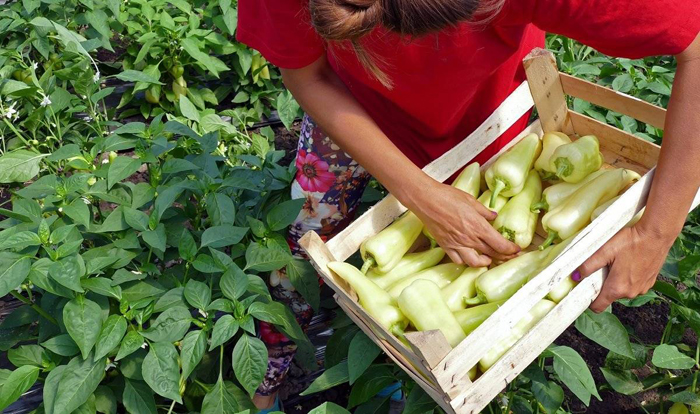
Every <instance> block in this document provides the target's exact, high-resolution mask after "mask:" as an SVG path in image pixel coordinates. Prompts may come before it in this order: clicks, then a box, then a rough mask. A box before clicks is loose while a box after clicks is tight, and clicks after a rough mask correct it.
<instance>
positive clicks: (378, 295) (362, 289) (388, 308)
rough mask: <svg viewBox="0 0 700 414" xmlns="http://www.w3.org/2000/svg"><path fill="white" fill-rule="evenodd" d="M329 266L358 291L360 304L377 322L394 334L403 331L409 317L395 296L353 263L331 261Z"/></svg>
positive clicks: (399, 333)
mask: <svg viewBox="0 0 700 414" xmlns="http://www.w3.org/2000/svg"><path fill="white" fill-rule="evenodd" d="M328 268H329V269H331V270H332V271H334V272H335V273H336V274H337V275H338V276H340V277H341V278H342V279H343V280H345V281H346V282H348V284H349V285H350V286H351V287H352V289H353V290H354V291H355V293H357V296H358V298H359V302H360V305H361V306H362V307H363V308H364V309H365V310H366V311H367V313H369V314H370V315H372V317H373V318H375V319H376V320H377V322H379V323H380V324H381V325H382V326H383V327H384V328H386V329H387V330H388V331H389V332H391V333H393V334H394V335H397V336H399V335H401V334H402V333H403V331H404V329H406V326H407V325H408V319H406V317H405V316H404V315H403V313H401V311H400V310H399V308H398V306H397V304H396V300H395V299H394V298H392V297H391V296H389V294H388V293H386V292H385V291H384V290H383V289H382V288H380V287H379V286H377V285H376V284H375V283H374V282H372V281H371V280H370V279H369V278H368V277H367V276H365V275H364V274H363V273H362V272H360V271H359V270H358V269H357V268H356V267H355V266H353V265H351V264H348V263H343V262H330V263H328Z"/></svg>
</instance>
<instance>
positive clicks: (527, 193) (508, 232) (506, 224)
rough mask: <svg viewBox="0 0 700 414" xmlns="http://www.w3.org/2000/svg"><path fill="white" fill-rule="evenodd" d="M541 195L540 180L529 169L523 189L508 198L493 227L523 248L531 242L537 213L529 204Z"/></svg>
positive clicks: (533, 171)
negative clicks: (531, 209)
mask: <svg viewBox="0 0 700 414" xmlns="http://www.w3.org/2000/svg"><path fill="white" fill-rule="evenodd" d="M540 197H542V181H541V180H540V177H539V175H538V174H537V173H536V172H535V170H532V171H530V173H529V174H528V176H527V180H526V181H525V186H524V187H523V190H522V191H521V192H519V193H518V194H516V195H515V196H514V197H513V198H511V199H510V200H508V203H506V205H505V207H503V208H502V209H501V211H500V212H499V213H498V217H496V220H494V221H493V228H495V229H496V230H498V232H499V233H501V234H502V235H503V237H505V238H506V239H508V240H510V241H512V242H514V243H515V244H517V245H518V246H520V248H522V249H525V248H526V247H528V246H529V245H530V243H532V238H533V237H534V236H535V229H536V228H537V218H538V214H537V213H533V212H532V211H530V206H531V205H532V203H534V202H535V201H536V200H539V199H540Z"/></svg>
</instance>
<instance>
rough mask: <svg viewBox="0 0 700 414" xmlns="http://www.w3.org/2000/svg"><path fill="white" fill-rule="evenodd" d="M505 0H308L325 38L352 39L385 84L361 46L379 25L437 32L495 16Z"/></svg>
mask: <svg viewBox="0 0 700 414" xmlns="http://www.w3.org/2000/svg"><path fill="white" fill-rule="evenodd" d="M504 2H505V0H309V9H310V11H311V22H312V24H313V26H314V28H315V29H316V31H317V32H318V34H319V35H320V36H321V37H323V38H324V39H326V40H328V41H332V42H339V41H350V42H351V43H352V45H353V47H354V48H355V50H356V52H357V55H358V58H359V59H360V61H361V62H362V63H363V64H364V65H365V67H366V68H367V69H368V70H370V71H371V72H372V73H373V74H374V75H375V76H376V77H377V78H378V79H379V80H380V81H381V82H382V83H384V84H385V85H389V84H390V81H389V80H388V79H387V78H386V76H385V75H384V73H383V72H382V71H381V70H380V69H379V68H378V67H377V66H376V64H375V62H374V61H373V60H372V59H371V57H369V56H368V55H367V53H366V52H365V51H364V50H363V49H362V47H361V46H360V43H359V41H360V39H361V38H362V37H363V36H365V35H366V34H368V33H369V32H371V31H372V29H374V28H375V27H377V26H380V25H381V26H383V27H385V28H387V29H389V30H391V31H394V32H396V33H399V34H401V35H404V36H409V37H415V36H422V35H425V34H429V33H433V32H438V31H440V30H442V29H445V28H447V27H450V26H456V25H457V24H459V23H462V22H466V21H470V20H474V18H475V16H483V17H484V18H485V19H488V18H489V17H491V16H493V15H495V14H496V13H497V12H498V10H500V8H501V7H502V6H503V3H504Z"/></svg>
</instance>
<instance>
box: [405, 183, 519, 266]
mask: <svg viewBox="0 0 700 414" xmlns="http://www.w3.org/2000/svg"><path fill="white" fill-rule="evenodd" d="M411 199H412V200H411V203H410V204H411V207H412V208H411V211H413V212H414V213H415V214H416V215H417V216H418V217H419V218H420V219H421V220H422V221H423V223H424V224H425V226H426V227H427V228H428V230H430V233H431V234H432V236H433V237H434V238H435V240H436V241H437V242H438V244H439V245H440V247H442V248H443V249H444V250H445V253H446V254H447V255H448V256H449V257H450V259H452V261H453V262H455V263H460V264H467V265H469V266H471V267H482V266H488V265H490V264H491V259H496V260H499V261H503V260H508V259H511V258H513V257H514V256H515V255H516V254H517V253H518V252H520V247H519V246H518V245H517V244H515V243H513V242H511V241H508V240H506V239H505V238H504V237H503V236H502V235H501V234H500V233H499V232H497V231H496V230H495V229H494V228H493V227H492V226H491V224H490V223H489V221H493V220H495V219H496V216H497V214H496V213H495V212H493V211H491V210H489V209H488V208H486V207H484V206H483V205H482V204H481V203H479V202H478V201H477V200H476V199H475V198H474V197H472V196H471V195H469V194H467V193H465V192H463V191H461V190H459V189H456V188H454V187H452V186H449V185H446V184H442V183H437V184H436V183H435V182H434V183H433V185H429V186H424V187H423V188H422V190H421V191H418V192H416V193H414V194H413V195H412V197H411Z"/></svg>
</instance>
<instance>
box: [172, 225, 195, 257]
mask: <svg viewBox="0 0 700 414" xmlns="http://www.w3.org/2000/svg"><path fill="white" fill-rule="evenodd" d="M177 248H178V253H180V257H182V258H183V259H185V260H186V261H188V262H193V261H194V259H195V257H197V242H195V241H194V237H192V234H191V233H190V232H189V230H187V229H186V228H184V229H182V234H181V235H180V242H179V244H178V247H177Z"/></svg>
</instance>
